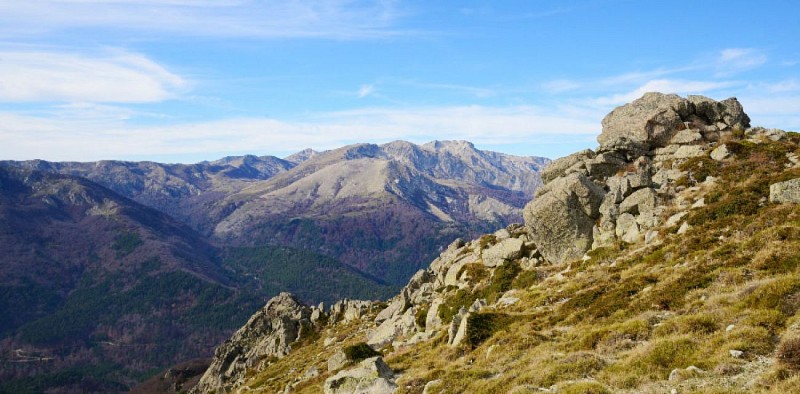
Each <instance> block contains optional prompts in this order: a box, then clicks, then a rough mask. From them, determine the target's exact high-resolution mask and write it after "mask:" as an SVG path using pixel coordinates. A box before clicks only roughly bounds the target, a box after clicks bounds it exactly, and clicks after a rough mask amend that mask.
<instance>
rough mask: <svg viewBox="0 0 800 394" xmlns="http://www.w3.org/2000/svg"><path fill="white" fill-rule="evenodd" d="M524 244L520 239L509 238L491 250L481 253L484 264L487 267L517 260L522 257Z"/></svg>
mask: <svg viewBox="0 0 800 394" xmlns="http://www.w3.org/2000/svg"><path fill="white" fill-rule="evenodd" d="M523 244H524V242H523V241H522V240H521V239H518V238H507V239H504V240H502V241H500V242H499V243H497V244H496V245H494V246H492V247H491V248H489V249H484V250H483V252H481V257H482V258H483V264H484V265H486V266H487V267H497V266H500V265H503V263H504V262H506V261H507V260H515V259H518V258H520V257H521V256H522V247H523Z"/></svg>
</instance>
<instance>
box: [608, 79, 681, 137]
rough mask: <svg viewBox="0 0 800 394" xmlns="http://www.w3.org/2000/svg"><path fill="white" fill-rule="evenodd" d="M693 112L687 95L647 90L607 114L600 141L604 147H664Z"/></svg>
mask: <svg viewBox="0 0 800 394" xmlns="http://www.w3.org/2000/svg"><path fill="white" fill-rule="evenodd" d="M689 112H690V108H689V102H688V101H687V100H686V99H684V98H681V97H679V96H677V95H674V94H662V93H646V94H645V95H644V96H642V97H641V98H639V99H637V100H634V101H633V102H631V103H629V104H626V105H623V106H621V107H617V108H616V109H614V110H613V111H611V113H609V114H608V115H606V117H605V118H603V132H602V133H601V134H600V136H598V137H597V141H598V142H599V143H600V147H601V150H617V151H625V150H628V151H648V150H650V149H653V148H656V147H660V146H664V145H666V144H667V143H668V142H669V140H670V139H671V138H672V136H673V135H674V134H675V132H677V131H678V130H681V129H683V128H685V126H684V124H683V119H681V116H683V117H686V116H688V115H689Z"/></svg>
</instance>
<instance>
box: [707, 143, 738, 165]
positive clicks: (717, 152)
mask: <svg viewBox="0 0 800 394" xmlns="http://www.w3.org/2000/svg"><path fill="white" fill-rule="evenodd" d="M732 154H733V153H732V152H731V151H729V150H728V146H727V145H725V144H722V145H720V146H718V147H716V148H715V149H714V150H712V151H711V158H712V159H714V160H716V161H723V160H725V159H727V158H729V157H731V155H732Z"/></svg>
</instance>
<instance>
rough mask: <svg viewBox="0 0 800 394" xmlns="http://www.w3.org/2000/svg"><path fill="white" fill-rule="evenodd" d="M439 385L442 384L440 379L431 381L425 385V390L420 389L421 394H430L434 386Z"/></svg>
mask: <svg viewBox="0 0 800 394" xmlns="http://www.w3.org/2000/svg"><path fill="white" fill-rule="evenodd" d="M440 384H442V380H441V379H436V380H431V381H430V382H428V383H425V388H423V389H422V394H430V393H432V392H433V389H434V388H435V387H436V386H439V385H440Z"/></svg>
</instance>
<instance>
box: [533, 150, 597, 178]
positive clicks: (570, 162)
mask: <svg viewBox="0 0 800 394" xmlns="http://www.w3.org/2000/svg"><path fill="white" fill-rule="evenodd" d="M594 157H595V153H594V152H593V151H592V150H591V149H585V150H582V151H580V152H576V153H573V154H571V155H569V156H564V157H562V158H560V159H556V160H553V161H552V162H551V163H550V164H548V165H547V167H545V168H544V170H542V172H541V174H540V175H541V178H542V182H544V183H548V182H550V181H552V180H553V179H556V178H558V177H560V176H564V175H567V174H566V172H567V170H568V169H569V168H570V167H573V166H574V165H575V164H578V163H581V162H584V161H586V160H589V159H593V158H594Z"/></svg>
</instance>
